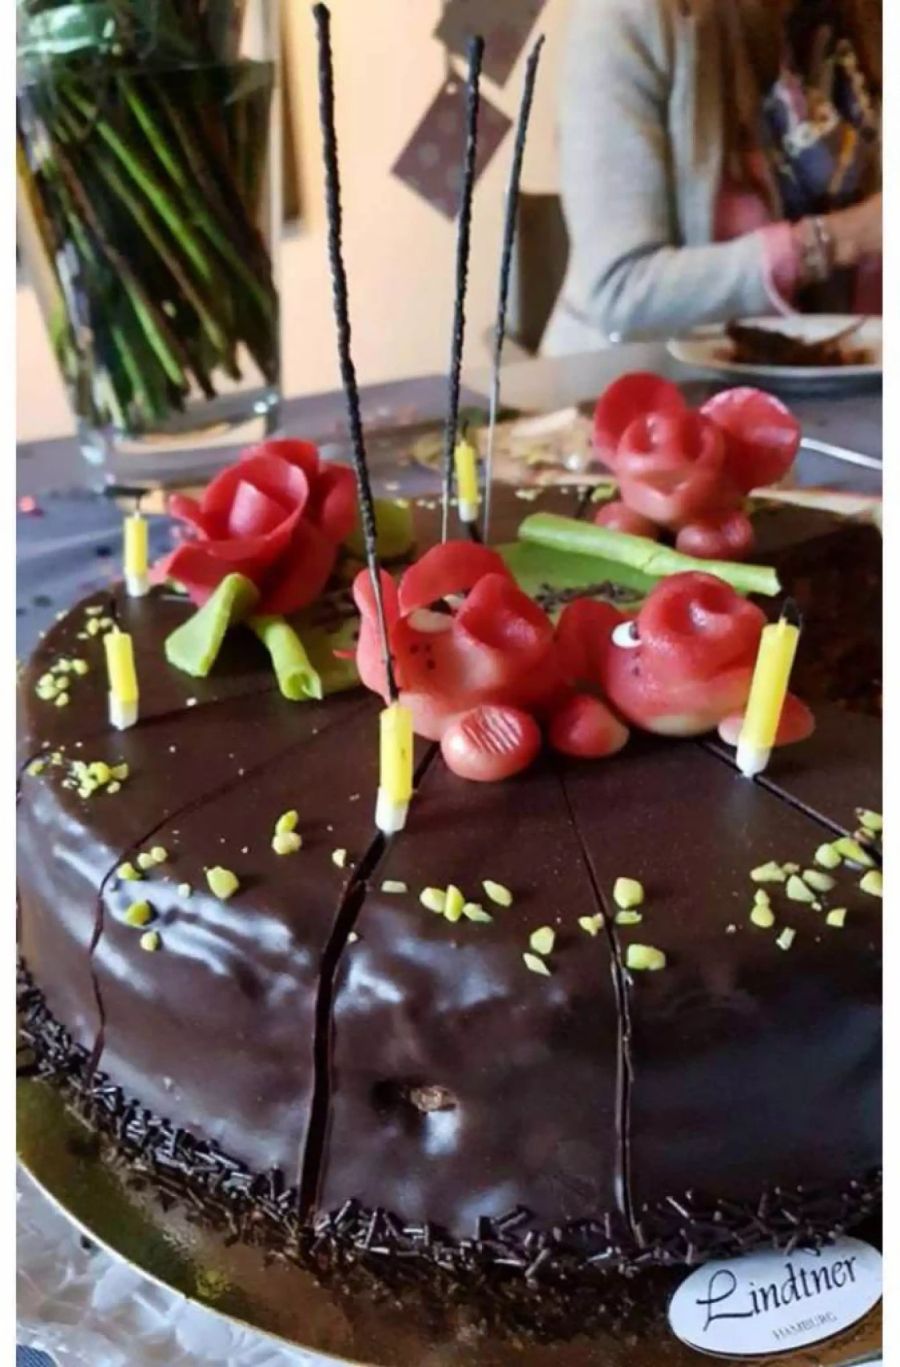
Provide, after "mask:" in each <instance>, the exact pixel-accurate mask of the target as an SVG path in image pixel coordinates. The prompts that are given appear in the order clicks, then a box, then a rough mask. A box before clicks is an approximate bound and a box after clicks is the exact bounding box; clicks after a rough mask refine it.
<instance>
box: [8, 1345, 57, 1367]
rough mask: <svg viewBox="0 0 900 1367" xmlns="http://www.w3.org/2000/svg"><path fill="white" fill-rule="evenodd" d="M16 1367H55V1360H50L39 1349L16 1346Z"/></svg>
mask: <svg viewBox="0 0 900 1367" xmlns="http://www.w3.org/2000/svg"><path fill="white" fill-rule="evenodd" d="M16 1367H54V1363H53V1359H52V1358H48V1356H47V1354H46V1353H42V1352H41V1351H40V1349H38V1348H23V1347H22V1345H21V1344H18V1345H17V1346H16Z"/></svg>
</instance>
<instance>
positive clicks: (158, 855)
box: [150, 845, 169, 864]
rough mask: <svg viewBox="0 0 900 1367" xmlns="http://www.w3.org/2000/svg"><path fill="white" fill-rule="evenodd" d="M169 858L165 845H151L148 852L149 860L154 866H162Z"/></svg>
mask: <svg viewBox="0 0 900 1367" xmlns="http://www.w3.org/2000/svg"><path fill="white" fill-rule="evenodd" d="M168 857H169V851H168V850H167V849H166V847H165V845H153V846H152V847H151V850H150V858H151V859H152V860H153V862H154V864H164V863H165V862H166V860H167V859H168Z"/></svg>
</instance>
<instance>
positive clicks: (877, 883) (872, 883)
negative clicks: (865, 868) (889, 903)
mask: <svg viewBox="0 0 900 1367" xmlns="http://www.w3.org/2000/svg"><path fill="white" fill-rule="evenodd" d="M859 886H860V887H861V888H862V890H863V892H867V893H869V895H870V896H871V897H881V896H882V895H883V888H884V879H883V878H882V874H881V870H880V869H869V872H868V873H864V874H863V876H862V878H861V879H860V880H859Z"/></svg>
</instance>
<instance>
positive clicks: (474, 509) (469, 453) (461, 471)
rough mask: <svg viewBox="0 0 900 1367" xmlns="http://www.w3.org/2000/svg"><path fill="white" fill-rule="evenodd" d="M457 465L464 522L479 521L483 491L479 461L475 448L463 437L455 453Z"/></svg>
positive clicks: (459, 496)
mask: <svg viewBox="0 0 900 1367" xmlns="http://www.w3.org/2000/svg"><path fill="white" fill-rule="evenodd" d="M453 462H454V465H455V467H456V492H457V496H458V498H459V516H460V521H462V522H477V520H478V509H479V506H480V504H481V493H480V490H479V488H478V462H477V459H476V456H475V448H474V446H472V445H470V443H469V442H467V441H466V440H465V438H463V439H462V440H461V441H458V442H457V443H456V450H455V452H454V454H453Z"/></svg>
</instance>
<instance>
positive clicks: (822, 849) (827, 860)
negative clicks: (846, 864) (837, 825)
mask: <svg viewBox="0 0 900 1367" xmlns="http://www.w3.org/2000/svg"><path fill="white" fill-rule="evenodd" d="M813 858H814V859H815V861H816V863H817V864H821V865H822V868H823V869H836V868H837V867H838V865H839V864H840V862H841V856H840V855H839V854H838V852H837V850H836V849H835V848H834V846H833V845H830V844H825V845H820V846H819V848H818V849H817V850H816V852H815V854H814V855H813Z"/></svg>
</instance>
